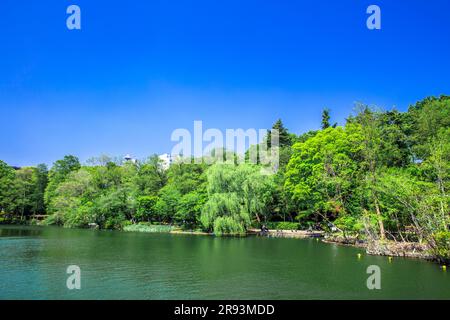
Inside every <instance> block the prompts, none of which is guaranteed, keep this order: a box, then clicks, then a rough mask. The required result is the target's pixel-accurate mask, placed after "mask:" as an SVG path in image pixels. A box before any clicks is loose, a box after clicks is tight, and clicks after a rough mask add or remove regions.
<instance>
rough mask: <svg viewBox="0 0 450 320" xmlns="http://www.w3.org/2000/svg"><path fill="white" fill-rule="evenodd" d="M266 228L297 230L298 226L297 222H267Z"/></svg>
mask: <svg viewBox="0 0 450 320" xmlns="http://www.w3.org/2000/svg"><path fill="white" fill-rule="evenodd" d="M266 227H267V228H268V229H274V230H298V229H299V227H300V225H299V224H298V223H297V222H289V221H281V222H272V221H271V222H267V223H266Z"/></svg>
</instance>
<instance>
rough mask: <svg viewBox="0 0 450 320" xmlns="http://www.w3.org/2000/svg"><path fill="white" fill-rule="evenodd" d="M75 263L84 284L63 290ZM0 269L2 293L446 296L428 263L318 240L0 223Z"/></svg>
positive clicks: (448, 288)
mask: <svg viewBox="0 0 450 320" xmlns="http://www.w3.org/2000/svg"><path fill="white" fill-rule="evenodd" d="M358 253H362V257H361V258H360V259H358V257H357V255H358ZM72 264H74V265H78V266H79V267H80V268H81V274H82V289H81V290H68V289H67V288H66V280H67V276H68V275H67V274H66V268H67V266H69V265H72ZM370 265H377V266H379V267H380V269H381V290H369V289H368V288H367V286H366V281H367V278H368V277H369V275H368V274H367V272H366V271H367V267H368V266H370ZM0 269H1V270H2V272H1V273H0V283H1V284H2V286H1V287H0V298H3V299H13V298H18V299H21V298H29V299H50V298H53V299H378V298H382V299H449V298H450V279H449V277H448V276H447V274H446V273H444V272H442V270H441V269H439V266H437V265H435V264H433V263H430V262H426V261H420V260H411V259H399V258H396V259H394V260H393V261H392V262H389V260H388V259H387V258H386V257H377V256H367V255H365V254H364V251H363V250H361V249H357V248H352V247H342V246H337V245H333V244H325V243H322V242H318V241H316V240H315V239H310V240H298V239H278V238H263V237H246V238H228V237H225V238H217V237H211V236H195V235H178V234H177V235H174V234H145V233H131V232H130V233H128V232H118V231H98V230H78V229H64V228H58V227H26V226H18V227H17V226H0Z"/></svg>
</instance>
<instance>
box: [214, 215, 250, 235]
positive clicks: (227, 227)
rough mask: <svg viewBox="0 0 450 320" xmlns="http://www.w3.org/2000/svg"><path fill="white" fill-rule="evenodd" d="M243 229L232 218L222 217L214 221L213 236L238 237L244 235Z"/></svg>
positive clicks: (240, 224)
mask: <svg viewBox="0 0 450 320" xmlns="http://www.w3.org/2000/svg"><path fill="white" fill-rule="evenodd" d="M245 233H246V232H245V227H244V225H243V224H242V223H239V222H237V221H236V220H235V219H233V218H232V217H228V216H223V217H218V218H216V220H214V234H215V235H216V236H222V235H230V236H239V235H245Z"/></svg>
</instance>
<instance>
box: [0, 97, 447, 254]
mask: <svg viewBox="0 0 450 320" xmlns="http://www.w3.org/2000/svg"><path fill="white" fill-rule="evenodd" d="M318 121H319V119H318ZM273 128H274V129H277V130H278V132H279V143H280V163H279V169H278V171H277V173H275V174H272V175H267V174H262V173H261V170H260V168H259V167H260V166H259V165H257V164H250V163H242V164H234V165H233V164H231V165H230V164H226V165H225V164H194V163H193V162H192V163H177V162H175V163H173V164H172V165H171V166H170V167H169V168H167V169H165V168H164V166H163V165H162V163H161V161H160V159H159V158H158V156H156V155H155V156H151V157H149V158H148V159H146V160H145V161H138V162H130V161H123V160H117V159H112V158H109V157H107V156H101V157H98V158H93V159H90V160H89V161H88V163H86V164H84V165H82V164H80V162H79V160H78V158H76V157H75V156H71V155H68V156H65V157H64V158H63V159H61V160H58V161H56V162H55V163H54V164H53V166H52V167H51V168H50V169H48V168H47V167H46V165H43V164H42V165H38V166H36V167H23V168H13V167H11V166H8V165H7V164H6V163H4V162H2V161H0V222H2V223H25V222H27V223H29V222H33V221H34V220H33V219H32V218H33V217H36V216H38V215H48V216H47V217H46V219H45V220H44V221H43V223H45V224H49V225H63V226H66V227H88V226H92V225H95V226H98V227H99V228H105V229H123V228H126V227H129V226H130V225H131V226H133V225H147V226H152V225H165V226H179V227H181V228H184V229H188V230H202V231H206V232H213V233H214V234H216V235H226V234H228V235H241V234H245V233H246V231H247V230H248V229H249V228H250V227H252V226H253V227H259V226H261V225H262V224H265V225H266V226H268V227H269V228H280V229H293V228H295V229H308V228H312V229H322V230H325V231H330V230H331V229H332V230H333V231H334V232H337V233H339V234H341V235H342V236H343V237H356V238H361V239H365V240H370V241H373V240H375V241H402V242H417V243H426V244H427V245H428V246H429V247H430V248H431V250H432V251H433V254H434V255H435V256H436V257H438V258H439V259H442V260H445V259H449V258H450V231H449V227H450V213H449V205H450V198H449V195H448V192H449V188H450V183H449V178H450V97H449V96H441V97H439V98H435V97H430V98H426V99H424V100H423V101H420V102H418V103H416V104H415V105H413V106H410V107H409V109H408V111H407V112H399V111H397V110H395V109H394V110H390V111H381V110H378V109H376V108H371V107H368V106H366V105H358V106H357V107H356V110H355V112H354V114H353V115H351V116H349V117H348V118H347V119H346V123H345V124H344V125H342V126H340V125H337V124H334V123H330V111H329V110H328V109H325V110H324V111H323V113H322V123H321V129H320V130H317V131H310V132H307V133H304V134H301V135H296V134H294V133H290V132H289V131H288V130H287V129H286V128H285V127H284V125H283V123H282V122H281V120H278V121H277V122H276V123H275V124H274V126H273ZM330 232H331V231H330Z"/></svg>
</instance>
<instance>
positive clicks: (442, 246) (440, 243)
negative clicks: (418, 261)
mask: <svg viewBox="0 0 450 320" xmlns="http://www.w3.org/2000/svg"><path fill="white" fill-rule="evenodd" d="M433 238H434V241H435V243H436V249H435V254H436V256H437V258H438V259H439V260H442V261H447V262H448V261H450V232H449V231H440V232H437V233H435V234H434V235H433Z"/></svg>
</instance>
